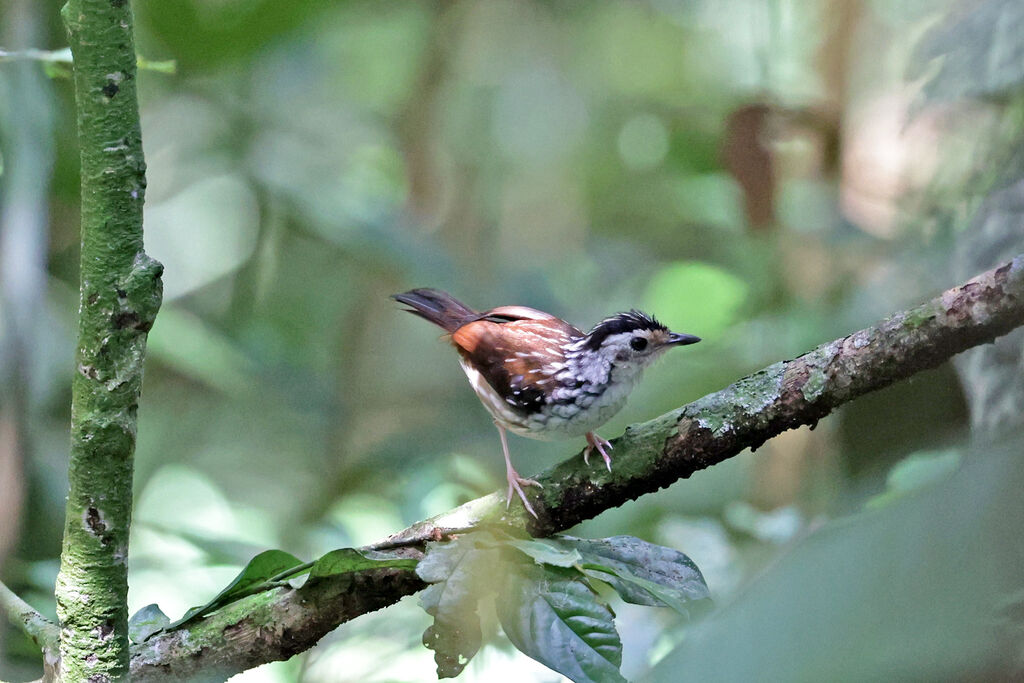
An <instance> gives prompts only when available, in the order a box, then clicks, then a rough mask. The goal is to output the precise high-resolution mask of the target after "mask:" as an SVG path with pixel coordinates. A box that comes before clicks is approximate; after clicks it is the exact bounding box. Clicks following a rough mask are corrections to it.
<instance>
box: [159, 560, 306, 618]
mask: <svg viewBox="0 0 1024 683" xmlns="http://www.w3.org/2000/svg"><path fill="white" fill-rule="evenodd" d="M301 564H302V560H300V559H299V558H297V557H295V556H294V555H292V554H291V553H286V552H285V551H283V550H264V551H263V552H262V553H260V554H259V555H257V556H256V557H254V558H252V559H251V560H249V564H247V565H245V568H244V569H242V571H241V572H239V573H238V576H236V577H235V578H234V580H233V581H232V582H231V583H229V584H228V585H227V587H226V588H224V590H222V591H221V592H220V593H218V594H217V595H216V597H214V598H213V599H212V600H210V602H208V603H206V604H205V605H202V606H200V607H193V608H192V609H190V610H189V611H187V612H185V614H184V615H183V616H182V617H181V619H178V620H177V621H176V622H174V623H173V624H171V625H170V626H168V628H177V627H178V626H181V625H182V624H184V623H186V622H188V621H191V620H192V619H194V618H196V617H199V616H202V615H204V614H208V613H210V612H212V611H213V610H215V609H217V608H218V607H221V606H223V605H226V604H227V603H229V602H232V601H234V600H237V599H239V598H241V597H244V596H246V595H249V594H250V592H253V591H252V590H251V589H253V588H254V587H256V586H260V585H261V584H265V583H266V582H267V581H269V580H270V579H273V578H276V577H277V576H278V575H279V574H281V573H282V572H284V571H285V570H287V569H291V568H293V567H296V566H298V565H301Z"/></svg>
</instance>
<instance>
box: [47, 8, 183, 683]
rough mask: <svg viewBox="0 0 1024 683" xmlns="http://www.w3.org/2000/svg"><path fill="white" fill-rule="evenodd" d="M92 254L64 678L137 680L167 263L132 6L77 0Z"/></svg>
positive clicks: (73, 480)
mask: <svg viewBox="0 0 1024 683" xmlns="http://www.w3.org/2000/svg"><path fill="white" fill-rule="evenodd" d="M62 15H63V17H64V23H65V25H66V27H67V31H68V37H69V41H70V45H71V52H72V54H73V55H74V84H75V109H76V118H77V124H78V142H79V147H80V152H81V189H82V242H81V244H82V253H81V287H80V297H81V298H80V301H79V324H78V349H77V353H76V359H75V361H76V362H75V368H76V372H75V374H74V380H73V382H72V405H71V455H70V463H69V473H68V474H69V480H70V491H69V494H68V500H67V509H66V513H65V527H64V542H63V548H62V552H61V566H60V573H59V575H58V577H57V586H56V591H55V593H56V598H57V616H58V617H59V620H60V629H61V631H60V635H61V638H60V656H61V662H60V667H61V669H60V670H61V678H62V680H64V681H90V683H101V682H104V681H118V680H123V679H125V678H127V674H128V661H129V652H128V613H127V609H128V608H127V594H128V581H127V565H126V560H127V557H128V528H129V524H130V523H131V507H132V464H133V463H132V459H133V456H134V452H135V434H136V411H137V409H138V400H139V392H140V390H141V388H142V364H143V358H144V356H145V350H146V333H147V332H148V331H149V329H150V327H151V326H152V325H153V319H154V317H155V316H156V312H157V309H158V308H159V307H160V298H161V292H162V286H161V282H160V275H161V273H162V271H163V267H162V266H161V265H160V264H159V263H157V262H156V261H154V260H152V259H150V258H149V257H148V256H146V254H145V252H144V251H143V248H142V203H143V197H144V194H145V188H146V165H145V161H144V160H143V156H142V136H141V131H140V127H139V107H138V100H137V97H136V89H135V73H136V67H135V64H136V60H135V41H134V37H133V31H132V13H131V8H130V6H129V5H128V2H127V0H70V2H68V4H67V5H65V6H64V9H63V11H62Z"/></svg>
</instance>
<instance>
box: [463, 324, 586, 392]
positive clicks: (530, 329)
mask: <svg viewBox="0 0 1024 683" xmlns="http://www.w3.org/2000/svg"><path fill="white" fill-rule="evenodd" d="M527 316H529V317H527ZM581 336H583V333H582V332H580V331H579V330H578V329H576V328H575V327H573V326H572V325H570V324H569V323H567V322H565V321H564V320H561V319H559V318H556V317H555V316H552V315H549V314H547V313H542V312H541V311H535V310H534V309H532V308H524V307H521V306H504V307H502V308H496V309H494V310H492V311H488V312H487V313H485V314H484V315H483V316H482V317H481V319H479V320H475V321H473V322H470V323H467V324H465V325H463V326H462V327H460V328H459V329H457V330H455V332H453V333H452V336H451V337H452V343H453V344H454V345H455V347H456V348H457V349H458V351H459V353H460V354H461V355H462V357H463V359H464V360H465V361H466V362H468V363H469V364H470V365H472V367H473V368H475V369H476V370H477V371H478V372H479V373H480V374H481V375H482V376H483V377H484V379H486V380H487V383H488V384H490V385H491V387H492V388H493V389H494V390H495V391H496V392H497V393H498V394H499V395H500V396H502V397H503V398H504V399H505V402H506V403H508V404H509V406H511V407H512V408H513V409H517V410H519V411H522V412H532V411H535V410H537V409H538V408H539V407H540V405H541V404H542V403H543V402H544V398H545V397H546V396H547V395H548V394H550V393H551V392H552V391H554V390H555V389H556V388H557V380H556V379H555V376H556V375H557V374H558V372H560V371H561V370H562V369H563V368H564V367H565V352H564V350H563V349H564V347H565V346H566V345H567V344H569V343H571V342H572V341H573V340H574V339H578V338H579V337H581Z"/></svg>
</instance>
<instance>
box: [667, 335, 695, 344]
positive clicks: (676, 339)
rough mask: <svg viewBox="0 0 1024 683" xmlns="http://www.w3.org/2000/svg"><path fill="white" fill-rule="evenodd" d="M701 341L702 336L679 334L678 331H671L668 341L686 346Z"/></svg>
mask: <svg viewBox="0 0 1024 683" xmlns="http://www.w3.org/2000/svg"><path fill="white" fill-rule="evenodd" d="M699 341H700V337H694V336H693V335H692V334H679V333H678V332H669V335H668V343H669V344H673V345H675V346H686V345H687V344H696V343H697V342H699Z"/></svg>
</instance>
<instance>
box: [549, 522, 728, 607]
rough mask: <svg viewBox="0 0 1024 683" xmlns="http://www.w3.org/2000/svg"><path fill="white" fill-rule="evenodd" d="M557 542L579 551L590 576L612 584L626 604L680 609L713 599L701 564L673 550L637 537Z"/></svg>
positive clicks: (560, 538)
mask: <svg viewBox="0 0 1024 683" xmlns="http://www.w3.org/2000/svg"><path fill="white" fill-rule="evenodd" d="M556 540H557V542H558V543H560V544H563V545H564V546H565V547H570V548H575V549H576V550H578V551H579V553H580V555H582V557H583V561H582V565H583V567H584V569H585V570H587V569H589V570H590V571H588V574H589V575H591V576H593V577H594V578H598V579H600V580H601V581H604V582H605V583H607V584H608V585H610V586H611V587H612V588H614V589H615V591H616V592H617V593H618V594H619V595H620V596H622V599H623V600H625V601H626V602H631V603H634V604H637V605H655V606H665V607H673V608H675V609H680V607H681V606H682V605H683V604H684V603H686V602H689V601H692V600H703V599H705V598H707V597H710V594H709V593H708V586H707V583H705V581H704V577H703V575H701V573H700V570H699V569H697V565H695V564H694V563H693V561H692V560H691V559H690V558H688V557H687V556H686V555H684V554H682V553H681V552H679V551H677V550H673V549H672V548H666V547H664V546H660V545H655V544H653V543H647V542H646V541H642V540H640V539H639V538H635V537H633V536H611V537H609V538H602V539H587V538H574V537H572V536H559V537H557V539H556ZM595 572H599V573H600V575H599V574H597V573H595ZM655 586H657V587H658V588H655ZM681 611H685V609H683V610H681Z"/></svg>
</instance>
